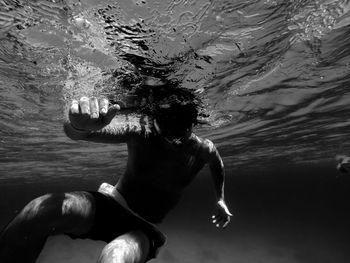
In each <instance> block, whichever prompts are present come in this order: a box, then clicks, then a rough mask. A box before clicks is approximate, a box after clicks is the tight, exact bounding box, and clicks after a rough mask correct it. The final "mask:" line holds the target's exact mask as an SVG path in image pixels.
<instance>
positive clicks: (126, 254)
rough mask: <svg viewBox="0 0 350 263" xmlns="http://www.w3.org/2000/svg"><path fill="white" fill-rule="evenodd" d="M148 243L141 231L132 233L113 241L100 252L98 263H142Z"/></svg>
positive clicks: (147, 251)
mask: <svg viewBox="0 0 350 263" xmlns="http://www.w3.org/2000/svg"><path fill="white" fill-rule="evenodd" d="M149 250H150V242H149V239H148V237H147V236H146V234H144V233H143V232H142V231H138V230H137V231H132V232H129V233H126V234H124V235H122V236H119V237H118V238H116V239H114V240H113V241H112V242H110V243H109V244H108V245H106V246H105V247H104V249H103V250H102V253H101V256H100V259H99V261H98V263H106V262H118V263H143V262H146V260H147V257H148V254H149Z"/></svg>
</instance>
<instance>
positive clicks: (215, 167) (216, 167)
mask: <svg viewBox="0 0 350 263" xmlns="http://www.w3.org/2000/svg"><path fill="white" fill-rule="evenodd" d="M209 166H210V170H211V175H212V178H213V182H214V188H215V194H216V198H217V201H220V200H224V198H225V195H224V185H225V170H224V164H223V162H222V160H221V157H220V156H219V154H218V153H216V155H215V157H214V158H213V159H212V160H211V162H210V164H209Z"/></svg>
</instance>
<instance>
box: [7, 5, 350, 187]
mask: <svg viewBox="0 0 350 263" xmlns="http://www.w3.org/2000/svg"><path fill="white" fill-rule="evenodd" d="M349 9H350V5H349V3H348V1H315V0H312V1H311V0H310V1H299V0H298V1H277V0H260V1H257V0H250V1H237V0H235V1H218V0H217V1H205V0H197V1H194V0H183V1H182V0H180V1H146V0H140V1H135V0H133V1H129V0H123V1H94V0H89V1H73V0H67V1H59V0H56V1H55V0H52V1H44V0H38V1H24V0H23V1H21V0H3V1H1V2H0V32H1V35H0V101H1V104H0V162H1V166H0V174H1V175H0V180H1V181H3V182H7V180H14V179H17V178H21V179H22V180H24V181H27V180H28V181H31V180H46V179H48V180H53V178H62V176H63V177H67V176H68V177H82V176H85V175H84V173H82V172H81V171H84V170H87V171H88V172H87V173H88V174H89V175H91V174H93V175H95V176H100V175H101V173H103V172H101V168H102V167H103V169H105V170H104V171H106V172H108V173H110V171H114V169H116V168H119V167H120V168H122V167H124V161H125V158H122V157H125V156H126V152H125V147H123V146H121V147H120V150H119V151H111V150H112V148H111V147H110V146H108V145H102V146H101V145H98V146H94V147H93V148H91V145H89V144H87V143H75V142H71V141H70V140H69V139H67V138H66V137H65V136H64V134H63V133H62V127H61V126H62V121H63V119H64V108H65V103H66V102H67V101H69V100H70V99H71V98H72V97H79V96H81V95H97V96H101V95H106V94H111V93H112V92H114V93H115V94H117V95H118V96H124V95H127V93H128V88H127V87H125V85H126V86H127V85H129V87H130V86H131V85H132V81H133V79H132V78H131V77H130V82H129V84H125V83H124V84H123V83H120V82H118V81H117V77H115V76H116V74H115V72H116V70H117V71H118V70H119V71H121V72H120V74H124V75H127V74H131V73H130V72H132V71H133V70H135V68H137V70H138V71H139V72H140V73H141V74H142V75H147V76H153V77H163V78H164V77H165V78H168V79H176V80H178V81H180V82H181V84H182V86H184V87H186V88H188V89H194V90H197V91H198V93H200V95H201V96H202V97H203V98H204V101H205V103H206V107H207V111H208V112H209V113H210V117H209V123H210V125H204V126H201V127H198V128H197V133H199V134H200V135H202V136H207V137H209V138H211V139H213V140H214V141H215V142H216V143H217V144H218V145H219V149H220V151H221V153H222V155H223V157H224V159H225V163H226V166H227V167H228V169H230V168H233V165H234V167H243V166H245V167H246V166H248V167H255V166H257V167H259V166H261V165H266V163H272V162H276V161H277V162H278V161H281V160H283V161H287V162H291V163H300V162H319V161H321V160H322V161H324V160H326V161H327V160H332V159H333V158H334V156H335V154H338V153H346V152H349V147H350V145H349V140H348V139H349V136H348V130H349V126H350V121H349V120H350V119H349V117H348V116H349V114H350V103H349V101H350V94H349V92H348V86H349V82H350V74H349V62H350V48H349V47H350V43H349V42H350V38H349V35H350V34H349V31H350V27H349V23H350V17H349V12H348V11H349ZM117 82H118V83H117ZM123 85H124V86H123ZM116 87H117V88H116ZM113 149H114V148H113ZM19 164H20V165H19Z"/></svg>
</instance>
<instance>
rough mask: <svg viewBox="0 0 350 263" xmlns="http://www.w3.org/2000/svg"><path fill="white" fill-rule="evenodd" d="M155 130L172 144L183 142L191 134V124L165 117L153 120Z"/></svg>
mask: <svg viewBox="0 0 350 263" xmlns="http://www.w3.org/2000/svg"><path fill="white" fill-rule="evenodd" d="M154 126H155V128H156V130H157V132H158V133H159V134H160V135H162V136H163V137H164V138H165V139H166V140H167V141H169V142H170V143H172V144H176V145H180V144H182V143H184V142H185V141H186V140H188V139H189V137H190V136H191V134H192V129H193V124H184V122H181V120H177V119H175V118H171V117H169V118H167V119H165V120H159V119H155V120H154Z"/></svg>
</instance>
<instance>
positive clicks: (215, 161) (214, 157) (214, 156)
mask: <svg viewBox="0 0 350 263" xmlns="http://www.w3.org/2000/svg"><path fill="white" fill-rule="evenodd" d="M203 144H204V149H205V153H206V154H205V155H206V157H207V158H206V159H207V162H208V163H209V166H210V168H211V169H223V167H224V163H223V161H222V159H221V156H220V154H219V152H218V150H217V148H216V147H215V145H214V143H213V142H212V141H211V140H208V139H205V140H204V141H203Z"/></svg>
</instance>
